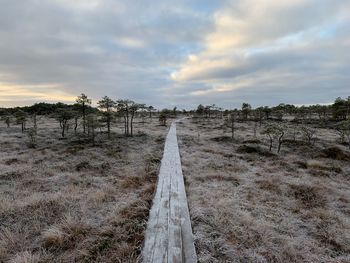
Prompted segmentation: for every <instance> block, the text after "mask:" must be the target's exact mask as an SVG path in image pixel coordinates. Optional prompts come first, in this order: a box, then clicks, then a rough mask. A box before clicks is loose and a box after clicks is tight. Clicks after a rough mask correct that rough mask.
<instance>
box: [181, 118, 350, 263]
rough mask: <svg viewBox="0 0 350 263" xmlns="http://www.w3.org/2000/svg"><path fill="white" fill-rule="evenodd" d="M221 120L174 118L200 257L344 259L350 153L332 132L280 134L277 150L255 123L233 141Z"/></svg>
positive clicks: (348, 238)
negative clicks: (308, 137)
mask: <svg viewBox="0 0 350 263" xmlns="http://www.w3.org/2000/svg"><path fill="white" fill-rule="evenodd" d="M222 123H223V120H220V119H218V120H214V119H208V120H206V119H186V120H183V121H182V122H181V123H179V124H178V136H179V146H180V153H181V157H182V165H183V170H184V176H185V180H186V191H187V197H188V202H189V207H190V214H191V218H192V227H193V231H194V235H195V239H196V240H195V242H196V244H195V245H196V249H197V253H198V257H199V262H211V263H214V262H217V263H224V262H281V263H282V262H328V263H331V262H332V263H336V262H343V263H345V262H350V221H349V220H350V203H349V202H350V181H349V179H350V152H349V150H348V149H347V147H346V146H344V145H341V144H339V143H338V142H337V140H338V136H337V134H336V133H335V132H334V131H332V130H330V129H320V128H319V129H317V140H316V142H315V144H314V145H310V144H308V143H305V142H303V140H302V139H301V137H300V135H298V136H297V138H296V140H295V141H294V140H292V139H291V137H290V136H286V137H285V139H288V138H289V140H288V141H286V142H285V143H284V144H283V145H282V149H281V152H280V153H279V154H278V155H277V154H276V153H275V152H276V149H275V148H274V149H273V150H272V153H270V152H269V150H268V142H267V137H266V135H260V133H259V131H260V130H261V129H260V128H258V132H257V138H254V137H253V126H254V124H252V123H249V124H246V123H239V124H237V125H238V127H237V131H236V138H235V140H234V141H232V140H231V138H230V136H231V134H230V131H229V130H226V131H225V130H224V129H223V127H222ZM334 147H336V148H334ZM337 149H338V150H337Z"/></svg>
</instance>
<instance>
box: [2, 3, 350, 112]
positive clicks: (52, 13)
mask: <svg viewBox="0 0 350 263" xmlns="http://www.w3.org/2000/svg"><path fill="white" fill-rule="evenodd" d="M213 2H216V3H215V4H213ZM346 2H347V1H337V0H336V1H326V0H321V1H320V0H319V1H316V0H295V1H291V0H290V1H287V0H281V1H272V0H264V1H256V0H248V1H209V0H206V1H200V0H189V1H188V0H187V1H186V0H179V1H167V0H166V1H164V0H163V1H160V0H155V1H148V0H147V1H131V2H130V3H127V2H126V1H115V0H104V1H103V0H91V1H83V0H76V1H68V0H53V1H44V0H41V1H39V0H26V1H12V0H0V6H1V8H0V106H1V104H3V105H5V106H8V105H14V104H24V103H31V102H35V101H40V100H50V98H52V99H53V100H56V99H57V100H62V99H63V100H67V101H69V100H71V99H72V98H73V97H74V96H76V95H77V94H79V93H81V92H85V93H86V94H88V95H89V96H91V97H93V98H94V99H99V98H100V97H102V96H103V95H109V96H111V97H113V98H125V97H128V98H131V99H134V100H137V101H142V102H145V103H148V104H153V105H155V106H158V107H164V106H167V105H178V106H180V107H191V106H194V105H196V104H198V103H216V104H218V105H221V106H225V107H237V106H239V105H240V103H241V102H242V101H249V102H251V103H253V104H254V105H260V104H269V105H270V104H275V103H279V102H288V103H297V104H302V103H317V102H330V101H332V100H333V99H334V98H335V97H337V96H347V95H350V94H348V93H349V88H348V83H349V80H350V79H349V76H348V74H347V72H348V71H349V61H350V60H349V59H350V55H349V54H348V53H349V52H347V50H348V49H349V46H350V38H349V33H350V16H349V14H350V4H349V3H346ZM262 94H263V96H262Z"/></svg>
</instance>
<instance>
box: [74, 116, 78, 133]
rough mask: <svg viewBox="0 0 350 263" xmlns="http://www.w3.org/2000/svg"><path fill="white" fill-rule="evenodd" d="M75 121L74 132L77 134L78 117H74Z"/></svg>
mask: <svg viewBox="0 0 350 263" xmlns="http://www.w3.org/2000/svg"><path fill="white" fill-rule="evenodd" d="M74 121H75V123H74V134H75V135H76V134H77V128H78V118H75V119H74Z"/></svg>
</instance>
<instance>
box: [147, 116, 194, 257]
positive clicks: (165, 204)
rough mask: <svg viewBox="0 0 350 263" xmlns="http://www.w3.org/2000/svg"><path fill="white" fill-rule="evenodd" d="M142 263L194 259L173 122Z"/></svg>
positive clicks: (166, 143) (166, 144)
mask: <svg viewBox="0 0 350 263" xmlns="http://www.w3.org/2000/svg"><path fill="white" fill-rule="evenodd" d="M143 262H144V263H151V262H152V263H156V262H159V263H166V262H169V263H171V262H174V263H178V262H183V263H194V262H197V256H196V252H195V247H194V243H193V235H192V228H191V221H190V216H189V211H188V204H187V198H186V192H185V185H184V179H183V174H182V168H181V159H180V154H179V147H178V143H177V137H176V123H175V122H174V123H173V124H172V125H171V127H170V130H169V133H168V135H167V138H166V142H165V147H164V155H163V159H162V163H161V167H160V172H159V178H158V186H157V191H156V195H155V197H154V200H153V206H152V209H151V211H150V217H149V221H148V225H147V231H146V239H145V245H144V249H143Z"/></svg>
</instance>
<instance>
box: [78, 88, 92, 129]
mask: <svg viewBox="0 0 350 263" xmlns="http://www.w3.org/2000/svg"><path fill="white" fill-rule="evenodd" d="M76 102H77V104H78V105H79V106H80V108H81V112H82V115H83V131H84V133H86V109H87V106H89V105H91V99H89V98H88V97H87V96H86V95H85V94H84V93H82V94H81V95H80V96H78V98H77V99H76Z"/></svg>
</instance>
